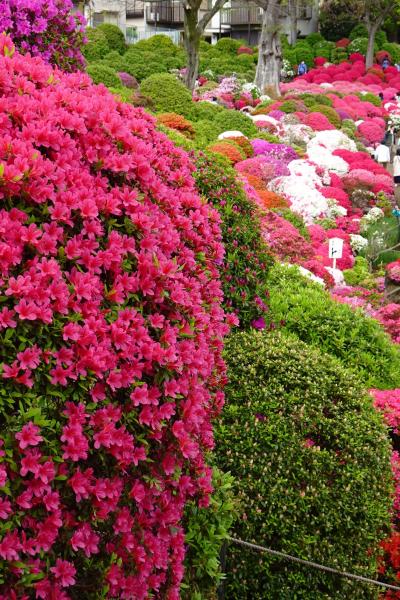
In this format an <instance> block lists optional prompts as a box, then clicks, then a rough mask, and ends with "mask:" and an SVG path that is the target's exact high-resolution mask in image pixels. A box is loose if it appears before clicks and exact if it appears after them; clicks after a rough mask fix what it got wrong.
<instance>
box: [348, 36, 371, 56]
mask: <svg viewBox="0 0 400 600" xmlns="http://www.w3.org/2000/svg"><path fill="white" fill-rule="evenodd" d="M367 48H368V38H365V37H358V38H355V39H354V40H353V41H352V42H350V44H349V45H348V47H347V49H348V51H349V54H352V53H353V52H360V53H361V54H367ZM377 51H378V45H377V44H375V46H374V52H377Z"/></svg>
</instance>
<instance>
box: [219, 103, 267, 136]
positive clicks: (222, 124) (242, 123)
mask: <svg viewBox="0 0 400 600" xmlns="http://www.w3.org/2000/svg"><path fill="white" fill-rule="evenodd" d="M213 125H214V127H215V132H216V135H219V134H220V133H223V132H224V131H241V132H242V133H243V135H246V136H247V137H251V136H254V135H255V134H256V133H257V127H256V126H255V125H254V123H253V121H252V120H251V119H250V118H249V117H248V116H247V115H245V114H244V113H241V112H239V111H237V110H228V109H224V110H223V111H221V112H220V113H218V114H217V115H216V116H215V118H214V120H213Z"/></svg>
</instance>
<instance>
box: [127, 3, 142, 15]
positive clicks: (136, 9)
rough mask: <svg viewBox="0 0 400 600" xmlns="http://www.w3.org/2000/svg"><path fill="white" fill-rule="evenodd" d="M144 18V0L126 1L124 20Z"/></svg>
mask: <svg viewBox="0 0 400 600" xmlns="http://www.w3.org/2000/svg"><path fill="white" fill-rule="evenodd" d="M140 17H144V0H127V2H126V18H127V19H134V18H140Z"/></svg>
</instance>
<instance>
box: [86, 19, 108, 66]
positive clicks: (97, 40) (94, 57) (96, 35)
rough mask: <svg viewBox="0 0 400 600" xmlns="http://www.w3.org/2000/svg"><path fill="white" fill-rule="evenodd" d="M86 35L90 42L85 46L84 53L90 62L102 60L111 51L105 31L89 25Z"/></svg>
mask: <svg viewBox="0 0 400 600" xmlns="http://www.w3.org/2000/svg"><path fill="white" fill-rule="evenodd" d="M85 35H86V38H87V40H88V43H87V44H85V45H84V46H83V48H82V54H83V55H84V57H85V58H86V60H87V61H88V62H94V61H98V60H101V59H102V58H104V57H105V56H106V55H107V54H108V53H109V52H110V46H109V45H108V41H107V37H106V35H105V33H104V32H103V31H101V30H100V29H98V28H97V29H94V28H93V27H88V28H87V29H86V31H85Z"/></svg>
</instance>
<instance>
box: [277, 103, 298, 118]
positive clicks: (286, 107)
mask: <svg viewBox="0 0 400 600" xmlns="http://www.w3.org/2000/svg"><path fill="white" fill-rule="evenodd" d="M297 109H298V104H297V102H296V100H285V101H284V102H282V104H281V106H280V107H279V110H281V111H282V112H284V113H286V114H288V115H289V114H291V113H294V112H296V110H297Z"/></svg>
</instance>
